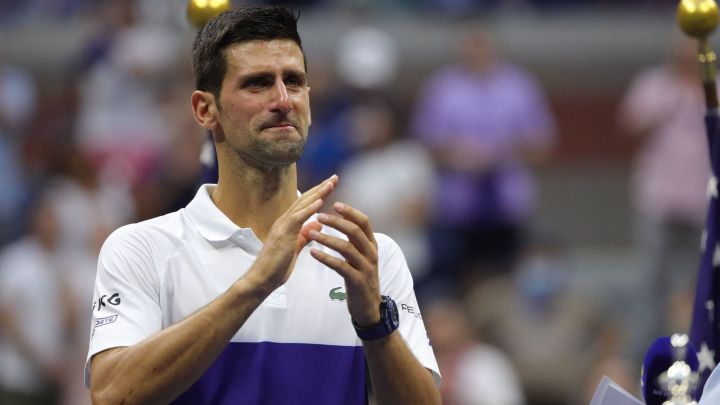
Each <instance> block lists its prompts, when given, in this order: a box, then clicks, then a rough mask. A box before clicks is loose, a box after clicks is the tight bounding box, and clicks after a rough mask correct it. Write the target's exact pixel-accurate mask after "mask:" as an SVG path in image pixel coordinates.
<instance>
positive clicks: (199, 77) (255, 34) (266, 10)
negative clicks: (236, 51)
mask: <svg viewBox="0 0 720 405" xmlns="http://www.w3.org/2000/svg"><path fill="white" fill-rule="evenodd" d="M297 21H298V14H296V13H293V12H292V11H290V10H289V9H287V8H284V7H240V8H235V9H233V10H230V11H226V12H224V13H222V14H220V15H218V16H216V17H215V18H213V19H212V20H210V21H209V22H208V23H207V24H206V25H205V26H204V27H203V29H201V30H200V32H198V33H197V35H196V36H195V42H194V43H193V49H192V59H193V74H194V75H195V89H197V90H202V91H209V92H211V93H213V94H214V95H215V96H216V97H218V96H219V95H220V88H221V87H222V81H223V78H224V77H225V72H226V70H227V60H226V59H225V49H226V48H227V47H228V46H230V45H233V44H237V43H242V42H247V41H253V40H273V39H289V40H292V41H294V42H295V43H296V44H297V45H298V46H299V47H300V50H301V51H302V52H303V59H305V52H304V51H303V48H302V41H301V40H300V34H298V31H297ZM305 70H307V62H305Z"/></svg>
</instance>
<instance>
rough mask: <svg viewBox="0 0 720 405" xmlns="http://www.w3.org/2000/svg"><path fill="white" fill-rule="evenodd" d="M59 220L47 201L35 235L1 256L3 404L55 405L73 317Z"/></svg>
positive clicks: (34, 224) (38, 212)
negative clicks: (64, 275)
mask: <svg viewBox="0 0 720 405" xmlns="http://www.w3.org/2000/svg"><path fill="white" fill-rule="evenodd" d="M59 236H60V235H59V229H58V220H57V217H56V215H55V213H54V212H53V210H52V206H51V202H50V200H49V199H48V198H47V196H46V195H45V196H43V197H42V198H41V199H40V200H39V201H38V203H37V206H36V207H35V209H34V210H33V212H32V221H31V226H30V232H29V233H28V234H27V236H25V237H24V238H22V239H21V240H19V241H17V242H15V243H13V244H12V245H9V246H8V247H6V248H5V249H4V250H3V251H2V254H1V255H0V364H1V365H2V367H0V403H2V404H14V405H26V404H27V405H30V404H36V405H40V404H55V403H57V401H58V398H59V391H60V389H61V387H62V383H63V380H64V378H65V376H64V374H65V373H66V372H67V370H66V369H65V362H64V361H63V348H64V336H65V335H64V333H65V331H66V330H67V326H68V325H67V320H68V319H69V315H70V308H69V306H68V300H67V298H68V295H67V290H66V289H65V288H64V280H63V279H62V277H61V269H60V265H59V263H60V261H59V260H58V246H59Z"/></svg>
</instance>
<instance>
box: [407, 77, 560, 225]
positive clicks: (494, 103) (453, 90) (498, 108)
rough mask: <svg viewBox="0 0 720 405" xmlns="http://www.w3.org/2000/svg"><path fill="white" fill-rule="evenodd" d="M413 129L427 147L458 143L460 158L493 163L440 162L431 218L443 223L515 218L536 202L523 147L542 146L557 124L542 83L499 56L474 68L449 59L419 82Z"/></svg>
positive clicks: (524, 215) (550, 139) (521, 218)
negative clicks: (481, 168) (481, 166)
mask: <svg viewBox="0 0 720 405" xmlns="http://www.w3.org/2000/svg"><path fill="white" fill-rule="evenodd" d="M412 125H413V133H414V134H415V135H416V136H417V137H418V139H420V140H421V141H422V142H423V143H424V144H425V145H426V146H428V147H429V148H430V149H437V148H440V147H445V146H447V145H451V144H452V145H456V146H459V147H460V152H458V159H469V160H475V161H481V160H483V159H488V158H492V159H493V161H494V163H493V164H492V165H491V169H490V170H489V172H486V173H485V174H484V175H483V174H479V173H473V172H472V171H470V170H457V169H448V168H443V167H440V168H439V174H440V182H439V183H438V187H437V190H436V205H435V207H436V213H435V220H436V221H437V222H439V223H441V224H444V225H448V226H453V225H477V224H487V223H498V222H499V223H505V224H507V223H510V224H517V223H519V222H522V221H524V220H525V219H526V218H527V217H528V215H529V214H530V213H531V212H532V211H533V209H534V206H535V187H534V182H533V180H532V178H531V177H530V174H529V172H528V170H527V169H526V168H525V164H524V162H523V151H527V150H532V149H534V148H541V149H542V148H548V147H549V146H551V144H552V142H553V138H554V130H555V125H554V121H553V119H552V117H551V115H550V113H549V110H548V107H547V104H546V101H545V98H544V96H543V93H542V91H541V89H540V87H539V86H538V85H537V84H536V82H535V81H534V80H533V78H532V77H530V76H529V75H528V74H527V73H525V72H524V71H523V70H521V69H519V68H517V67H515V66H512V65H510V64H507V63H499V64H497V65H496V66H494V67H492V68H491V70H488V71H485V72H482V73H475V72H471V71H469V70H467V69H465V68H463V67H460V66H450V67H447V68H444V69H442V70H440V71H439V72H437V73H435V74H434V75H433V76H431V77H430V78H429V79H428V80H427V82H426V83H425V85H424V86H423V89H422V92H421V94H420V99H419V104H418V106H417V109H416V110H415V116H414V118H413V123H412Z"/></svg>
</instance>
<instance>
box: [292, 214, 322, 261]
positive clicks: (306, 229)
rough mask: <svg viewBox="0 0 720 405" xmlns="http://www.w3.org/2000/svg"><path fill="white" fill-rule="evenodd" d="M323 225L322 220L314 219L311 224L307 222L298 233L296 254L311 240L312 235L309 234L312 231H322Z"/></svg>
mask: <svg viewBox="0 0 720 405" xmlns="http://www.w3.org/2000/svg"><path fill="white" fill-rule="evenodd" d="M322 227H323V225H322V224H321V223H320V222H317V221H312V222H310V223H309V224H305V225H304V226H303V227H302V228H301V229H300V233H299V234H298V240H297V245H295V254H298V253H299V252H300V250H302V248H304V247H305V245H307V244H308V243H309V242H310V236H308V234H309V233H310V231H317V232H320V230H321V229H322Z"/></svg>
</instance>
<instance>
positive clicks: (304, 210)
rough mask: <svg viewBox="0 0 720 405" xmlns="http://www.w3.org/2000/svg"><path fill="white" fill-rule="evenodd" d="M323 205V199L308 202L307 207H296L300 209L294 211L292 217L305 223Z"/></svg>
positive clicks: (297, 221) (298, 221)
mask: <svg viewBox="0 0 720 405" xmlns="http://www.w3.org/2000/svg"><path fill="white" fill-rule="evenodd" d="M322 206H323V200H321V199H317V200H315V201H313V202H311V203H310V204H308V205H307V206H305V207H296V209H298V211H295V212H293V213H292V214H291V215H290V217H291V218H292V219H293V221H295V222H296V223H300V224H302V223H304V222H305V221H307V220H308V219H309V218H310V216H311V215H313V214H315V213H316V212H318V211H319V210H320V208H322Z"/></svg>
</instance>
